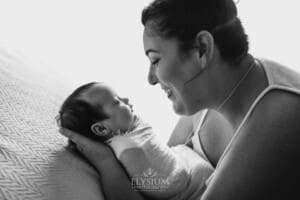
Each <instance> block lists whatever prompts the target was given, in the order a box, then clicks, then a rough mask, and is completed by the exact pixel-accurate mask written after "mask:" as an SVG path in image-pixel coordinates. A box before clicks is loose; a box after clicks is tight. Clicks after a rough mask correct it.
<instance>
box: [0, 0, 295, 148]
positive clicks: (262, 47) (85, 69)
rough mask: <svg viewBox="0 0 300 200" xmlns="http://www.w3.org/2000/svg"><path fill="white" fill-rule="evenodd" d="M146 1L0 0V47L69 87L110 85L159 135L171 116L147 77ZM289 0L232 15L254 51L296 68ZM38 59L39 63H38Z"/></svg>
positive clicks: (166, 131)
mask: <svg viewBox="0 0 300 200" xmlns="http://www.w3.org/2000/svg"><path fill="white" fill-rule="evenodd" d="M149 2H150V1H149V0H134V1H133V0H131V1H124V0H118V1H116V0H110V1H107V0H106V1H104V0H26V1H24V0H0V27H1V29H0V46H6V47H9V48H11V49H14V50H15V51H18V52H20V53H21V54H23V55H25V56H26V57H28V58H29V59H30V60H34V61H35V62H36V63H40V64H41V65H40V66H41V67H43V68H45V67H47V69H45V70H46V71H49V73H55V74H56V75H57V76H58V77H61V78H62V79H63V80H64V81H65V83H66V84H68V85H69V86H70V87H74V89H75V87H77V86H79V85H80V84H83V83H86V82H90V81H102V82H107V83H109V84H111V85H112V86H113V87H114V88H115V89H116V90H117V91H118V92H119V93H120V95H121V96H126V97H129V98H130V100H131V103H132V104H133V105H134V107H135V110H136V112H138V113H140V115H141V116H142V117H143V118H144V119H145V120H147V121H148V122H149V123H151V124H152V125H153V126H154V128H155V129H156V131H157V133H158V134H159V135H161V138H162V140H163V141H164V142H165V141H167V139H168V137H169V135H170V133H171V132H172V130H173V127H174V125H175V123H176V121H177V120H178V116H177V115H175V114H174V112H173V110H172V105H171V102H170V101H169V100H168V99H167V98H166V95H165V93H164V92H163V91H162V90H161V89H160V87H158V86H155V87H152V86H150V85H149V84H148V82H147V72H148V68H149V61H148V59H147V57H146V56H145V54H144V50H143V43H142V31H143V26H142V25H141V22H140V15H141V11H142V9H143V7H145V6H146V5H147V4H148V3H149ZM299 8H300V7H299V6H298V3H297V1H276V0H275V1H274V0H251V1H250V0H240V1H239V3H238V9H239V16H240V18H241V20H242V22H243V24H244V26H245V29H246V32H247V33H248V35H249V39H250V52H251V53H252V54H254V55H255V56H256V57H265V58H270V59H274V60H276V61H278V62H281V63H283V64H285V65H288V66H289V67H291V68H293V69H295V70H297V71H300V61H299V59H298V56H299V55H298V54H299V53H298V52H299V51H298V48H299V45H300V38H299V35H300V28H299V23H298V21H297V20H298V19H299V18H300V12H299ZM38 66H39V65H38Z"/></svg>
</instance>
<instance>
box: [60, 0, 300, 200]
mask: <svg viewBox="0 0 300 200" xmlns="http://www.w3.org/2000/svg"><path fill="white" fill-rule="evenodd" d="M142 22H143V25H144V26H145V29H144V36H143V42H144V48H145V53H146V55H147V57H148V58H149V60H150V63H151V64H150V70H149V76H148V77H149V83H150V84H152V85H155V84H160V85H161V87H162V89H163V90H164V91H166V94H167V97H168V98H169V99H170V100H171V101H172V103H173V108H174V111H175V112H176V113H178V114H180V115H183V116H184V117H182V118H181V119H180V121H179V122H178V124H177V126H176V128H175V130H174V132H173V134H172V137H171V139H170V141H169V145H176V144H179V143H185V142H187V143H189V144H192V146H193V148H194V149H195V151H196V152H198V153H199V155H200V156H203V157H204V158H205V159H206V160H207V162H210V163H211V164H212V165H213V166H215V171H214V173H213V175H212V176H211V177H210V178H209V179H208V180H207V185H206V188H203V191H204V192H203V195H202V196H201V197H199V199H200V198H201V200H208V199H209V200H211V199H222V200H227V199H243V200H247V199H287V198H289V197H291V196H293V197H294V196H295V195H297V196H298V197H299V196H300V195H299V193H298V192H297V189H298V188H299V187H300V184H299V183H298V180H299V178H300V173H299V170H298V169H299V167H300V164H299V163H300V162H299V160H300V157H299V156H300V148H298V146H299V144H300V125H299V124H298V122H299V120H300V112H299V111H300V75H299V74H297V73H295V72H293V71H291V70H289V69H288V68H285V67H283V66H282V65H280V64H278V63H275V62H272V61H268V60H258V59H255V58H254V57H253V56H251V55H250V54H249V53H248V40H247V35H246V34H245V32H244V29H243V27H242V25H241V22H240V20H239V19H238V17H237V10H236V6H235V4H234V2H233V1H232V0H191V1H185V0H155V1H154V2H152V3H151V4H150V5H149V6H148V7H147V8H145V10H144V11H143V14H142ZM204 109H209V111H208V112H207V111H206V110H204ZM197 112H198V113H197ZM196 113H197V114H196ZM199 115H202V116H201V118H202V119H203V120H201V123H200V124H197V125H195V124H194V123H193V121H196V120H195V118H197V116H199ZM193 130H194V132H195V133H196V134H194V135H193V136H192V137H189V133H191V132H192V131H193ZM200 130H201V131H200ZM62 132H63V134H65V135H66V136H67V137H69V138H70V139H71V140H73V141H74V142H75V143H76V144H77V146H78V148H79V149H80V150H81V151H82V152H83V154H84V155H85V156H86V157H87V158H88V159H89V160H90V161H91V163H93V164H94V166H96V168H97V169H98V171H99V173H100V174H101V182H102V185H103V189H104V193H105V195H106V197H107V199H124V197H126V199H144V197H142V196H141V195H140V194H139V193H137V192H134V191H133V190H132V188H131V185H130V180H128V178H127V176H126V174H125V172H124V171H123V169H122V168H121V166H120V165H119V164H118V163H117V161H116V160H115V158H113V156H112V152H111V151H110V150H109V148H107V147H105V146H103V145H101V144H98V143H95V142H93V141H90V140H88V139H86V138H83V137H81V136H79V135H77V134H76V133H73V132H70V131H67V130H64V131H62ZM99 158H101V159H99ZM108 171H109V172H112V173H106V172H108ZM112 188H114V189H112Z"/></svg>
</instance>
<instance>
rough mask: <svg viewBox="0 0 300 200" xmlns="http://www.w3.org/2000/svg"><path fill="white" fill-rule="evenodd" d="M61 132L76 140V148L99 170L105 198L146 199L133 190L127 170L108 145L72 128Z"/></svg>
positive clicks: (73, 140) (117, 199)
mask: <svg viewBox="0 0 300 200" xmlns="http://www.w3.org/2000/svg"><path fill="white" fill-rule="evenodd" d="M60 132H61V133H62V134H63V135H65V136H66V137H68V138H69V139H70V140H71V141H72V142H74V143H75V144H76V148H77V149H78V150H79V151H80V152H81V153H82V154H83V155H84V156H85V157H86V158H87V159H88V160H89V161H90V162H91V163H92V164H93V166H94V167H95V168H96V169H97V170H98V172H99V174H100V182H101V186H102V187H101V188H102V190H103V192H104V196H105V199H107V200H119V199H130V200H143V199H144V198H143V197H142V195H141V194H139V193H138V192H136V191H134V190H133V188H132V187H131V182H130V180H129V178H128V177H127V174H126V172H125V170H124V169H123V168H122V166H121V165H120V163H119V162H118V161H117V160H116V158H115V156H114V154H113V152H112V150H111V149H110V148H109V147H108V146H107V145H105V144H101V143H99V142H95V141H93V140H90V139H89V138H86V137H84V136H81V135H79V134H77V133H75V132H73V131H70V130H66V129H61V130H60Z"/></svg>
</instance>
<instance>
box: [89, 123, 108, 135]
mask: <svg viewBox="0 0 300 200" xmlns="http://www.w3.org/2000/svg"><path fill="white" fill-rule="evenodd" d="M91 131H92V132H93V133H94V134H95V135H98V136H101V137H102V136H107V135H108V134H109V133H110V132H111V131H110V129H109V128H108V127H107V126H106V125H105V124H104V123H102V122H96V123H94V124H92V126H91Z"/></svg>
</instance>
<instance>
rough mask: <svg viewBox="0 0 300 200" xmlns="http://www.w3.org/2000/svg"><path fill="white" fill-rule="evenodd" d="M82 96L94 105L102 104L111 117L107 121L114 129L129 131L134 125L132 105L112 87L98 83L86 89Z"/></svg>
mask: <svg viewBox="0 0 300 200" xmlns="http://www.w3.org/2000/svg"><path fill="white" fill-rule="evenodd" d="M82 97H83V98H84V99H85V100H87V101H88V102H90V103H92V104H93V105H101V107H102V108H103V111H104V113H106V114H107V115H108V117H109V119H106V122H108V123H109V124H110V126H111V127H110V128H111V129H112V130H113V131H118V130H121V131H127V130H128V129H130V128H131V127H132V126H133V123H134V113H133V110H132V105H131V104H129V100H128V99H127V98H121V97H119V96H118V95H117V94H116V92H115V91H114V90H113V89H112V88H111V87H109V86H107V85H105V84H97V85H95V86H93V87H92V88H90V89H89V90H88V91H86V92H85V93H84V94H83V96H82Z"/></svg>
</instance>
